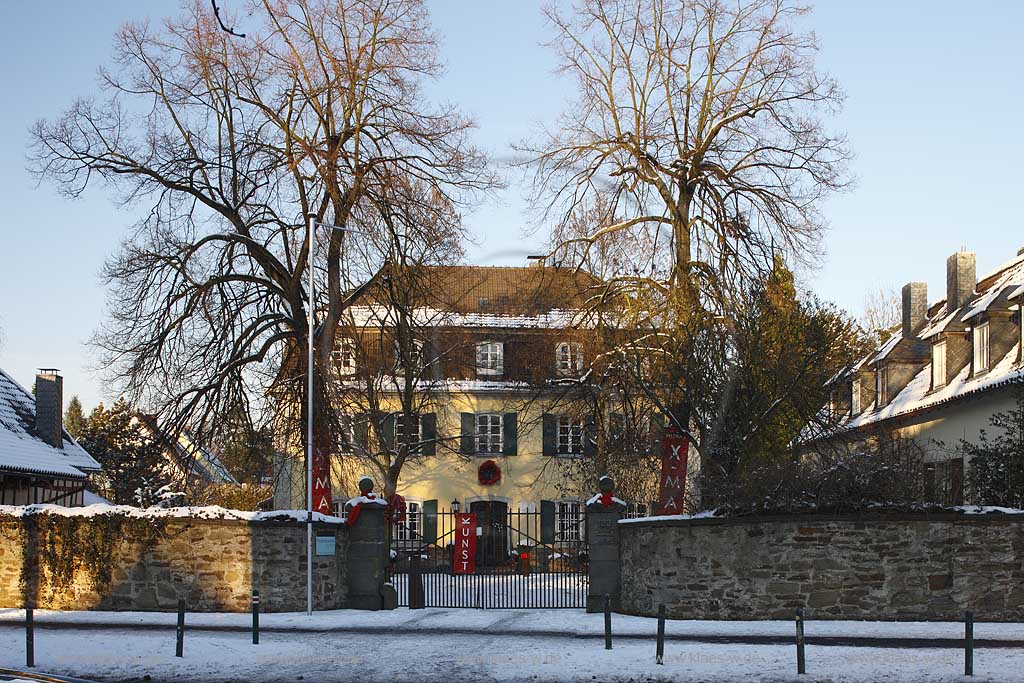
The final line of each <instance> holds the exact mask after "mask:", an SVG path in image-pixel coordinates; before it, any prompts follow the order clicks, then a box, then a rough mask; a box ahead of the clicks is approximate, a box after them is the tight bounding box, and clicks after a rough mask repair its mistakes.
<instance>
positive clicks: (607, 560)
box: [587, 476, 626, 612]
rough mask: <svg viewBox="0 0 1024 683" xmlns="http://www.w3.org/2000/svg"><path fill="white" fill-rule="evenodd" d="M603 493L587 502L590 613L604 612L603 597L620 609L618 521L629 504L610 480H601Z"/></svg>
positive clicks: (600, 484) (620, 582) (588, 598)
mask: <svg viewBox="0 0 1024 683" xmlns="http://www.w3.org/2000/svg"><path fill="white" fill-rule="evenodd" d="M598 487H599V488H600V490H601V493H599V494H597V495H596V496H594V497H593V498H591V499H590V500H588V501H587V543H588V545H589V547H590V581H589V587H588V589H587V611H588V612H603V611H604V596H605V595H608V596H610V597H611V605H612V610H616V611H617V610H618V609H619V595H620V591H621V586H622V573H621V562H620V560H619V520H620V519H622V516H623V514H624V513H625V511H626V504H625V503H623V502H622V501H621V500H619V499H618V498H616V497H615V496H613V495H612V492H613V491H614V489H615V482H613V481H612V479H611V477H607V476H606V477H601V479H600V481H598Z"/></svg>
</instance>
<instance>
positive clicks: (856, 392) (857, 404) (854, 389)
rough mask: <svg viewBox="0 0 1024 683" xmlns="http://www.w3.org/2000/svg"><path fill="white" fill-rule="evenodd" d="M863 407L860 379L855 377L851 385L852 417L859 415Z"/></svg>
mask: <svg viewBox="0 0 1024 683" xmlns="http://www.w3.org/2000/svg"><path fill="white" fill-rule="evenodd" d="M862 409H863V406H862V405H861V395H860V378H859V377H855V378H854V379H853V382H851V383H850V415H859V414H860V413H861V410H862Z"/></svg>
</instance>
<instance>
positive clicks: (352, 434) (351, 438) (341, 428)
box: [338, 416, 356, 453]
mask: <svg viewBox="0 0 1024 683" xmlns="http://www.w3.org/2000/svg"><path fill="white" fill-rule="evenodd" d="M342 437H346V438H342ZM346 441H348V446H347V447H346V446H345V442H346ZM355 445H356V426H355V417H354V416H349V419H348V429H345V423H344V422H342V423H341V424H339V425H338V452H339V453H352V452H354V451H355Z"/></svg>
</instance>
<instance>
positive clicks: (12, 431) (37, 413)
mask: <svg viewBox="0 0 1024 683" xmlns="http://www.w3.org/2000/svg"><path fill="white" fill-rule="evenodd" d="M63 396H64V380H63V378H62V377H61V376H60V375H59V374H57V370H52V369H42V370H40V371H39V374H38V375H36V386H35V396H33V395H32V393H30V392H29V391H27V390H26V389H25V388H24V387H22V386H21V385H20V384H18V383H17V382H16V381H15V380H14V379H13V378H12V377H11V376H10V375H8V374H7V373H6V372H4V371H3V370H0V505H32V504H37V503H52V504H55V505H65V506H69V507H70V506H79V505H85V504H88V503H89V502H92V501H91V500H90V496H91V494H89V493H88V492H87V491H86V485H87V483H88V480H89V476H90V475H91V474H95V473H98V472H99V471H100V465H99V463H98V462H96V460H94V459H93V458H92V456H91V455H89V454H88V453H87V452H86V451H85V449H83V448H82V447H81V446H80V445H79V444H78V442H77V441H75V439H74V438H73V437H72V436H71V435H70V434H69V433H68V432H67V430H66V429H64V424H63V422H64V405H63Z"/></svg>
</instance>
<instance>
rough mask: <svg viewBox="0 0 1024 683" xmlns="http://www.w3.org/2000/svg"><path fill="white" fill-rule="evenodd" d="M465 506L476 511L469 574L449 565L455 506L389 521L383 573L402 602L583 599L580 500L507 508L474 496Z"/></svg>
mask: <svg viewBox="0 0 1024 683" xmlns="http://www.w3.org/2000/svg"><path fill="white" fill-rule="evenodd" d="M545 503H547V501H545ZM550 505H552V506H553V505H557V504H553V503H552V504H550ZM469 512H473V513H475V514H476V515H477V544H476V558H475V559H476V572H475V573H473V574H455V573H453V571H452V560H453V558H454V551H455V544H454V541H455V514H456V513H455V512H453V511H451V510H438V511H437V512H433V511H417V512H415V513H411V514H410V515H409V516H408V517H407V519H405V520H401V521H397V522H395V523H394V524H393V525H392V526H391V529H390V533H391V564H390V566H389V580H390V581H391V582H392V583H393V584H394V586H395V588H396V589H397V591H398V604H399V605H400V606H403V607H409V606H418V605H417V604H416V603H419V604H421V605H422V606H424V607H470V608H478V609H552V608H582V607H585V606H586V602H587V571H588V554H587V546H586V529H585V527H584V525H585V524H586V515H585V514H584V513H583V510H582V507H581V506H579V505H570V506H567V507H566V508H564V509H559V508H556V507H550V506H545V507H544V508H542V510H541V511H539V512H538V511H527V510H509V509H508V508H507V505H506V504H505V503H503V502H500V501H477V502H474V503H471V504H470V509H469ZM410 598H411V600H410Z"/></svg>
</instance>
